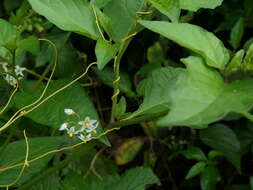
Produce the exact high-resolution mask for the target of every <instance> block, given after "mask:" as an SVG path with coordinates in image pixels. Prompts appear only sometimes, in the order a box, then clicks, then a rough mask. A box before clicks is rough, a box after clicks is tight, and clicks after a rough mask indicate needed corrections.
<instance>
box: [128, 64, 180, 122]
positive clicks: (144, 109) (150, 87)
mask: <svg viewBox="0 0 253 190" xmlns="http://www.w3.org/2000/svg"><path fill="white" fill-rule="evenodd" d="M181 72H183V70H182V69H175V68H172V67H165V68H161V69H156V70H155V71H154V72H152V73H151V75H150V77H148V78H147V79H145V80H144V81H142V83H141V85H140V87H139V88H142V90H139V91H141V92H140V93H141V94H142V93H143V95H144V100H143V103H142V104H141V105H140V107H139V109H138V110H137V111H135V112H134V113H133V114H132V115H131V116H130V117H135V116H138V115H141V114H151V113H155V112H160V111H165V110H168V109H169V108H170V104H171V102H172V100H171V98H170V93H171V91H173V89H174V88H175V84H176V81H177V80H178V77H179V76H180V73H181ZM165 86H166V88H165Z"/></svg>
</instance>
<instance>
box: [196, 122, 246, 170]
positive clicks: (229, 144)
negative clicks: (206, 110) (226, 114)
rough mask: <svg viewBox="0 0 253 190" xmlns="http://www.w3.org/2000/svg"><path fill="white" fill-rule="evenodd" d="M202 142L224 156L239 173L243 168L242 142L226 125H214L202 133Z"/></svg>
mask: <svg viewBox="0 0 253 190" xmlns="http://www.w3.org/2000/svg"><path fill="white" fill-rule="evenodd" d="M200 138H201V140H202V141H203V142H204V143H205V144H207V145H208V146H211V147H212V148H214V149H215V150H218V151H220V152H222V153H223V154H224V156H225V157H226V158H227V160H228V161H230V162H231V163H232V164H233V165H234V166H235V167H236V169H237V170H238V171H240V168H241V152H240V142H239V140H238V138H237V136H236V134H235V133H234V131H232V130H231V129H230V128H229V127H227V126H225V125H221V124H220V125H218V124H217V125H214V126H211V127H209V128H208V129H203V130H201V131H200Z"/></svg>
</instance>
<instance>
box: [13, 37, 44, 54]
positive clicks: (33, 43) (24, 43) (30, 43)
mask: <svg viewBox="0 0 253 190" xmlns="http://www.w3.org/2000/svg"><path fill="white" fill-rule="evenodd" d="M17 47H18V48H21V49H24V50H26V51H29V52H31V53H33V54H35V55H38V54H39V53H40V42H39V40H38V38H37V37H35V36H29V37H28V38H26V39H23V40H21V41H19V42H17Z"/></svg>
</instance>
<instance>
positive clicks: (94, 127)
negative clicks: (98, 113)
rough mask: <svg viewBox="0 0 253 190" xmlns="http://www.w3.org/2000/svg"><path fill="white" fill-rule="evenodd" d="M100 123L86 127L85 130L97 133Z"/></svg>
mask: <svg viewBox="0 0 253 190" xmlns="http://www.w3.org/2000/svg"><path fill="white" fill-rule="evenodd" d="M98 125H99V123H98V122H97V123H96V125H90V126H88V127H86V128H85V129H84V130H85V131H86V132H87V133H91V132H93V133H96V132H97V131H96V128H97V127H98Z"/></svg>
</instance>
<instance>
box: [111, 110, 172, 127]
mask: <svg viewBox="0 0 253 190" xmlns="http://www.w3.org/2000/svg"><path fill="white" fill-rule="evenodd" d="M167 113H168V110H166V111H162V112H158V113H154V114H148V115H143V116H140V117H136V118H131V119H125V120H124V119H123V120H120V121H116V122H113V123H111V124H109V125H107V127H106V129H111V128H115V127H124V126H129V125H133V124H138V123H141V122H147V121H151V120H154V119H157V118H158V117H161V116H163V115H165V114H167Z"/></svg>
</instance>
